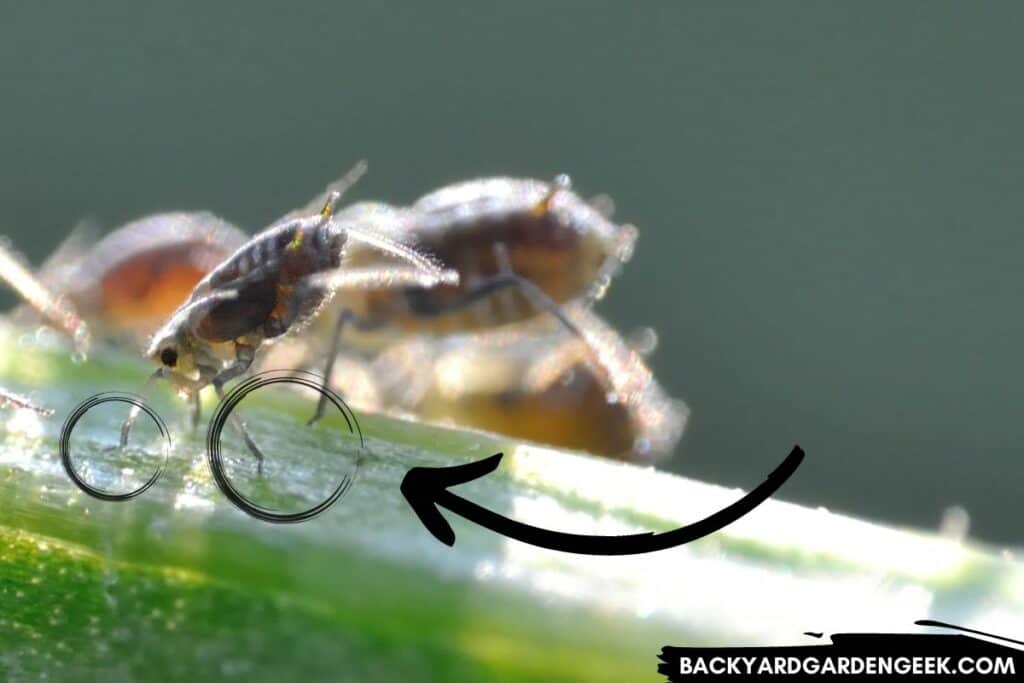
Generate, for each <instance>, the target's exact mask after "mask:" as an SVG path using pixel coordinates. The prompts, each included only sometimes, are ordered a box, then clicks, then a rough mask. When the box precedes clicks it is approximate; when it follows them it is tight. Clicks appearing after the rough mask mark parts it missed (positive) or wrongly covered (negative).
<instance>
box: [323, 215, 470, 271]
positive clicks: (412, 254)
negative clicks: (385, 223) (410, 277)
mask: <svg viewBox="0 0 1024 683" xmlns="http://www.w3.org/2000/svg"><path fill="white" fill-rule="evenodd" d="M340 227H341V229H342V230H344V231H345V232H346V233H347V234H348V237H349V238H351V239H353V240H355V241H356V242H360V243H362V244H365V245H366V246H368V247H372V248H374V249H377V250H378V251H381V252H383V253H385V254H390V255H391V256H395V257H397V258H399V259H401V260H403V261H405V262H406V263H408V264H409V265H411V266H413V267H415V268H417V269H418V270H420V271H421V272H423V273H426V274H428V275H431V276H433V277H434V278H435V279H436V280H437V282H436V283H435V284H440V283H447V284H455V283H457V282H458V274H457V273H456V274H455V282H454V283H453V282H451V273H452V271H450V270H447V269H446V268H444V266H442V265H441V263H440V262H439V261H438V260H437V259H435V258H434V257H432V256H430V255H429V254H425V253H423V252H421V251H418V250H416V248H415V247H413V246H411V245H409V244H406V243H405V242H399V241H398V240H396V239H393V238H391V237H389V236H387V235H384V234H382V233H380V232H378V231H377V230H374V229H373V228H370V227H368V226H357V225H347V226H340Z"/></svg>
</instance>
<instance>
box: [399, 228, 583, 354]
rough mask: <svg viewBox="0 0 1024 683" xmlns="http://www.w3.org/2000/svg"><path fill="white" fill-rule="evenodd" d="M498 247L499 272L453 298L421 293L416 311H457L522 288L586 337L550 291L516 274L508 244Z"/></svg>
mask: <svg viewBox="0 0 1024 683" xmlns="http://www.w3.org/2000/svg"><path fill="white" fill-rule="evenodd" d="M494 250H495V255H496V256H497V259H498V265H499V268H500V270H499V272H498V273H496V274H495V275H490V276H488V277H485V278H483V279H481V280H480V281H478V282H477V283H476V284H475V285H474V286H473V287H471V288H470V289H467V290H466V291H465V292H463V293H462V295H461V296H459V297H458V298H457V299H455V300H453V301H449V302H445V303H438V302H434V301H432V300H430V299H429V297H420V298H418V299H417V300H416V303H415V306H416V309H415V310H416V313H418V314H420V315H428V316H429V315H443V314H445V313H449V312H451V311H457V310H460V309H463V308H466V307H468V306H472V305H473V304H475V303H476V302H478V301H480V300H481V299H486V298H487V297H489V296H494V295H495V294H497V293H498V292H503V291H506V290H509V289H518V290H519V291H520V292H522V294H523V296H525V297H526V298H527V299H529V301H530V303H531V304H533V305H534V307H536V308H537V310H540V311H544V312H546V313H549V314H551V316H552V317H554V318H555V320H557V321H558V322H559V323H561V324H562V326H563V327H565V329H567V330H569V332H571V333H572V334H574V335H575V336H577V337H579V338H581V339H582V338H583V333H582V332H580V329H579V328H578V327H577V326H576V324H575V323H573V321H572V320H570V319H569V318H568V316H566V315H565V313H564V312H563V311H562V308H561V306H559V305H558V302H557V301H555V300H554V299H552V298H551V297H550V296H548V295H547V293H546V292H545V291H544V290H543V289H541V288H540V287H538V286H537V284H536V283H534V282H533V281H531V280H528V279H527V278H525V277H523V276H521V275H518V274H516V273H515V272H514V271H513V270H512V266H511V265H510V262H509V258H508V250H507V249H506V248H505V245H504V244H501V243H499V244H496V245H495V247H494Z"/></svg>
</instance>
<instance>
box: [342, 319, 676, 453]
mask: <svg viewBox="0 0 1024 683" xmlns="http://www.w3.org/2000/svg"><path fill="white" fill-rule="evenodd" d="M566 314H567V315H568V316H569V317H570V318H571V319H572V320H573V322H574V323H575V324H576V326H577V327H578V328H579V329H580V330H581V331H582V333H583V336H584V339H580V338H578V337H575V336H573V335H570V334H567V333H566V331H565V330H563V329H558V328H556V329H554V330H546V331H544V330H541V331H534V330H526V329H523V328H519V329H516V330H514V331H513V330H502V331H489V332H485V333H479V334H472V335H453V336H448V337H443V338H432V337H426V336H420V337H413V338H409V339H407V340H405V341H403V342H400V343H398V344H396V345H394V346H392V347H390V348H389V349H387V350H385V351H384V352H383V353H381V354H380V355H379V356H378V357H377V358H376V359H375V360H374V361H373V363H372V365H371V371H370V373H369V375H370V377H372V379H373V382H372V386H370V387H368V388H362V390H361V393H360V394H358V395H356V397H355V401H356V402H359V401H360V400H363V401H365V402H367V403H369V404H371V405H373V406H374V407H376V408H379V409H384V410H393V411H398V412H402V413H407V414H411V415H414V416H415V417H417V418H419V419H424V420H429V421H434V422H450V423H454V424H457V425H460V426H463V427H473V428H478V429H485V430H487V431H491V432H496V433H500V434H506V435H509V436H513V437H517V438H523V439H529V440H532V441H537V442H541V443H546V444H552V445H557V446H560V447H563V448H572V449H579V450H583V451H587V452H590V453H594V454H598V455H605V456H608V457H613V458H618V459H623V460H632V461H641V462H649V461H651V460H655V459H657V458H660V457H665V456H667V455H669V454H670V453H671V452H672V450H673V448H674V447H675V445H676V444H677V443H678V441H679V439H680V437H681V435H682V433H683V430H684V428H685V425H686V421H687V418H688V415H689V410H688V408H687V407H686V405H685V404H684V403H683V402H682V401H679V400H677V399H673V398H671V397H669V396H668V395H667V394H666V393H665V391H664V390H663V389H662V388H661V386H660V385H659V384H658V382H657V381H656V380H655V378H654V377H653V375H652V373H651V371H650V370H649V368H648V367H647V365H646V363H645V362H644V360H643V358H642V356H641V355H640V354H639V353H638V352H637V351H635V350H633V349H631V348H630V347H629V346H628V345H627V344H626V343H625V342H624V341H623V340H622V338H621V337H620V336H619V335H618V333H616V332H615V331H614V330H613V329H612V328H611V327H609V326H608V325H607V324H606V323H604V322H603V321H602V320H600V319H599V318H598V317H597V316H596V315H594V314H593V313H591V312H590V311H588V310H585V309H583V308H582V307H568V308H567V309H566ZM343 367H345V368H346V374H349V375H351V370H352V368H351V364H348V365H345V366H343ZM356 374H357V375H358V373H356ZM336 381H337V383H338V384H339V385H340V384H341V383H342V382H343V381H344V378H343V377H338V378H337V380H336Z"/></svg>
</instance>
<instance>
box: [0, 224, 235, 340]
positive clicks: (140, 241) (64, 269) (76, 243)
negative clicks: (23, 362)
mask: <svg viewBox="0 0 1024 683" xmlns="http://www.w3.org/2000/svg"><path fill="white" fill-rule="evenodd" d="M245 241H246V236H245V233H243V232H242V231H241V230H239V229H238V228H236V227H234V226H233V225H231V224H230V223H228V222H226V221H224V220H222V219H220V218H218V217H217V216H215V215H213V214H211V213H209V212H192V213H185V212H176V213H163V214H156V215H152V216H146V217H144V218H141V219H139V220H136V221H133V222H131V223H128V224H126V225H124V226H122V227H120V228H118V229H116V230H114V231H112V232H111V233H109V234H108V235H106V236H105V237H103V238H102V239H100V240H99V241H98V242H94V241H92V240H91V236H90V234H88V231H87V230H85V229H77V230H75V231H74V232H73V233H72V235H71V236H70V237H69V238H68V239H67V240H65V241H64V243H63V244H62V245H61V246H60V247H58V249H57V250H56V251H55V252H54V254H53V255H52V256H51V257H50V258H49V259H48V260H47V261H46V263H44V264H43V266H42V267H41V268H40V270H39V272H38V273H37V274H36V273H33V272H32V271H31V269H30V268H29V267H28V266H26V265H25V264H24V262H23V261H22V260H21V259H20V258H17V257H15V256H14V255H13V252H11V251H0V278H3V279H4V280H6V281H7V282H8V283H9V284H10V285H11V286H12V287H13V288H14V289H15V290H16V291H17V292H18V293H19V294H21V296H22V298H24V299H25V301H26V303H27V304H28V306H27V307H26V309H23V310H21V311H18V312H17V315H18V316H19V317H28V316H31V315H39V316H41V317H42V318H43V319H44V320H46V321H47V322H48V323H50V324H52V325H55V326H56V327H58V328H59V329H61V330H63V331H64V332H66V333H67V334H68V335H69V336H71V337H72V339H73V340H74V341H75V346H76V349H77V351H78V353H79V354H80V355H82V356H84V355H85V353H86V352H87V350H88V346H89V344H90V341H91V338H92V335H94V334H99V335H100V336H102V337H105V338H111V339H130V340H133V341H136V342H138V341H140V340H142V339H144V338H145V337H147V336H148V335H150V334H151V333H152V332H153V331H154V330H155V329H156V328H157V327H159V326H160V324H162V323H163V322H164V321H165V320H166V319H167V316H168V315H170V313H172V312H173V311H174V309H175V308H177V306H178V305H179V304H180V303H181V302H182V301H184V300H185V298H186V297H187V296H188V295H189V293H190V292H191V291H192V288H193V287H194V286H195V285H196V283H197V282H199V280H201V279H202V278H203V276H204V275H206V273H208V272H209V271H210V270H212V269H213V267H214V266H216V265H217V264H218V263H220V262H221V261H223V260H224V259H225V258H227V256H229V255H230V254H231V253H232V252H234V251H235V250H236V249H237V248H238V247H239V246H241V245H242V244H244V243H245Z"/></svg>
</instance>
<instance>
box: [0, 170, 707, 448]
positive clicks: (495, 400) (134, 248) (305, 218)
mask: <svg viewBox="0 0 1024 683" xmlns="http://www.w3.org/2000/svg"><path fill="white" fill-rule="evenodd" d="M364 171H365V164H362V163H361V164H359V165H357V166H356V167H355V168H354V169H352V171H350V172H349V173H348V174H347V175H346V176H344V177H343V178H342V179H340V180H339V181H337V182H335V183H333V184H332V185H330V186H328V188H327V190H326V191H325V192H323V193H321V194H320V195H319V196H317V197H316V198H314V199H313V200H311V201H310V202H309V203H308V204H307V205H306V206H304V207H302V208H299V209H296V210H294V211H291V212H289V213H288V214H286V215H285V216H283V217H282V218H280V219H278V220H277V221H275V222H273V223H272V224H271V225H270V226H269V227H268V228H266V229H264V230H262V231H260V232H258V233H256V234H254V235H252V236H247V235H246V234H245V233H243V232H242V231H241V230H239V229H238V228H236V227H234V226H232V225H231V224H230V223H228V222H226V221H224V220H222V219H220V218H218V217H217V216H214V215H213V214H211V213H207V212H193V213H165V214H158V215H153V216H148V217H145V218H142V219H139V220H137V221H134V222H132V223H129V224H127V225H125V226H123V227H120V228H118V229H116V230H114V231H113V232H111V233H110V234H108V235H107V236H106V237H105V238H103V239H102V240H99V241H98V242H97V241H95V240H92V239H90V237H89V236H88V235H87V234H86V232H85V230H84V229H79V230H76V231H75V232H73V233H72V236H71V237H69V238H68V240H67V241H66V242H65V243H64V244H63V245H62V246H61V247H60V248H58V249H57V251H56V252H55V254H54V255H53V256H52V257H51V258H50V259H49V260H48V261H47V262H46V263H45V264H44V265H43V266H42V267H41V268H40V269H38V270H37V271H35V272H33V271H32V270H31V269H30V268H28V267H27V266H26V265H25V264H24V263H23V261H22V260H21V259H20V258H18V257H17V256H16V255H15V253H14V252H13V250H12V249H11V248H7V247H4V246H3V245H2V244H0V278H2V279H3V280H5V281H6V282H7V283H8V284H9V285H10V286H11V287H12V288H13V289H15V290H16V291H17V292H18V293H20V294H21V296H22V297H23V298H24V300H25V301H26V303H27V304H28V306H27V307H24V306H23V307H22V308H21V309H19V310H17V311H15V312H14V313H13V314H12V315H14V316H17V317H22V318H24V317H26V316H36V317H40V318H42V319H43V320H44V321H45V322H47V323H48V324H50V325H52V326H55V327H57V328H59V329H61V330H63V331H64V332H66V333H67V334H68V335H69V336H70V337H71V339H72V340H73V342H74V344H75V347H76V352H77V353H78V354H80V355H82V356H83V357H84V356H85V355H86V354H87V353H88V350H89V346H90V344H91V343H93V337H96V338H99V339H102V340H104V341H106V342H112V343H119V344H133V345H135V346H136V347H141V348H142V350H143V353H144V355H145V356H146V357H147V358H149V359H150V360H151V361H152V362H153V363H154V364H155V365H156V366H157V367H156V370H155V371H154V373H153V374H152V375H151V377H150V382H152V381H155V380H166V381H169V382H170V383H171V384H172V385H174V386H175V387H176V388H177V389H178V390H179V392H180V393H182V394H184V395H187V396H189V397H191V398H192V399H193V400H194V402H195V407H196V412H195V413H194V414H195V416H196V417H197V418H198V406H199V402H198V395H199V392H200V391H201V390H202V389H203V388H205V387H207V386H212V387H213V388H214V389H215V391H217V392H218V393H219V394H222V393H223V388H224V386H225V384H226V383H227V382H230V381H231V380H233V379H236V378H238V377H240V376H242V375H244V374H246V373H249V372H250V371H252V370H255V369H258V368H269V367H281V366H282V365H285V364H287V365H289V366H290V367H298V366H312V367H314V368H316V369H318V370H319V371H320V372H322V373H323V376H324V381H325V383H329V384H330V385H331V386H332V388H334V389H336V390H339V391H340V392H341V393H342V394H343V395H344V396H345V397H346V399H347V400H348V401H349V402H350V403H352V404H353V405H354V406H355V407H357V408H359V409H362V410H376V411H384V412H391V413H398V414H401V415H404V416H412V417H414V418H416V419H421V420H425V421H433V422H443V423H451V424H457V425H460V426H463V427H470V428H479V429H485V430H489V431H493V432H498V433H501V434H507V435H510V436H514V437H519V438H524V439H530V440H534V441H539V442H544V443H550V444H554V445H558V446H563V447H568V448H576V449H582V450H586V451H589V452H592V453H595V454H600V455H606V456H609V457H614V458H620V459H626V460H636V461H650V460H653V459H656V458H658V457H662V456H665V455H667V454H669V453H671V451H672V449H673V448H674V447H675V445H676V443H677V442H678V440H679V438H680V436H681V434H682V431H683V428H684V426H685V423H686V419H687V415H688V411H687V408H686V406H685V405H684V404H683V403H682V402H681V401H678V400H675V399H672V398H670V397H669V396H667V395H666V394H665V392H664V391H663V390H662V389H661V387H660V385H659V384H658V383H657V381H656V380H655V378H654V377H653V375H652V373H651V371H650V370H649V369H648V367H647V365H646V363H645V360H644V354H645V353H646V352H649V351H650V348H643V347H644V346H647V347H650V346H653V345H652V344H650V343H647V344H644V343H641V342H637V343H633V344H631V343H629V342H627V341H626V340H625V339H624V338H623V337H622V336H621V335H620V334H619V333H618V332H617V331H616V330H615V329H614V328H613V327H612V326H610V325H609V324H608V323H606V322H605V321H603V320H602V319H601V318H600V317H599V316H598V315H597V314H596V313H595V312H594V310H593V309H594V305H595V303H596V302H597V301H598V300H599V299H601V298H602V296H603V295H604V293H605V291H606V290H607V288H608V287H609V285H610V284H611V282H612V280H613V278H614V277H615V276H616V274H617V273H618V272H619V270H620V269H621V268H622V266H623V265H624V264H625V263H626V262H627V261H628V260H629V258H630V257H631V255H632V251H633V247H634V243H635V241H636V236H637V231H636V229H635V228H634V227H633V226H631V225H619V224H616V223H614V222H613V220H612V218H611V214H612V207H611V202H610V200H607V199H605V198H597V199H593V200H590V201H585V200H584V199H582V198H581V197H579V196H578V195H577V194H575V193H574V192H573V190H572V188H571V185H570V182H569V179H568V177H567V176H559V177H558V178H556V179H555V180H554V181H553V182H544V181H540V180H531V179H516V178H486V179H477V180H470V181H466V182H461V183H457V184H453V185H449V186H446V187H443V188H440V189H438V190H435V191H434V192H431V193H429V194H427V195H425V196H423V197H421V198H420V199H418V200H417V201H415V202H413V203H412V204H411V205H409V206H402V207H399V206H392V205H388V204H384V203H380V202H360V203H356V204H351V205H349V206H346V207H343V208H339V203H340V200H341V198H342V196H343V195H344V193H345V191H346V190H347V189H348V188H349V187H350V186H351V185H352V184H354V183H355V182H356V181H357V180H358V178H359V177H360V176H361V175H362V173H363V172H364ZM648 336H652V335H651V334H649V335H648ZM324 398H325V397H324ZM0 406H14V407H20V408H28V409H36V410H38V411H40V412H44V413H45V412H46V409H45V408H43V407H38V406H34V405H33V404H32V403H31V402H30V401H28V400H27V399H25V398H24V397H21V396H18V395H16V394H13V393H10V392H7V391H0ZM323 409H324V405H323V400H322V401H321V405H319V406H318V407H317V410H316V412H315V413H314V414H313V415H312V417H311V418H310V421H309V422H310V424H313V423H315V422H316V421H317V420H318V419H319V418H320V417H321V416H322V414H323ZM134 417H135V416H134V415H132V416H130V417H129V418H128V419H127V420H126V422H125V424H124V427H123V429H122V443H125V442H126V441H127V438H128V434H129V432H130V430H131V425H132V422H133V421H134ZM235 426H236V427H237V428H239V429H240V430H241V431H242V434H243V437H244V438H245V440H246V444H247V446H248V447H249V449H250V450H251V451H252V452H253V454H254V455H255V456H256V457H257V458H258V459H259V460H260V463H262V455H261V453H260V451H259V448H258V447H257V445H256V444H255V442H254V441H253V440H252V439H251V438H250V437H249V436H248V433H247V432H246V430H245V427H244V424H243V423H241V421H238V422H237V424H236V425H235Z"/></svg>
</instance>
